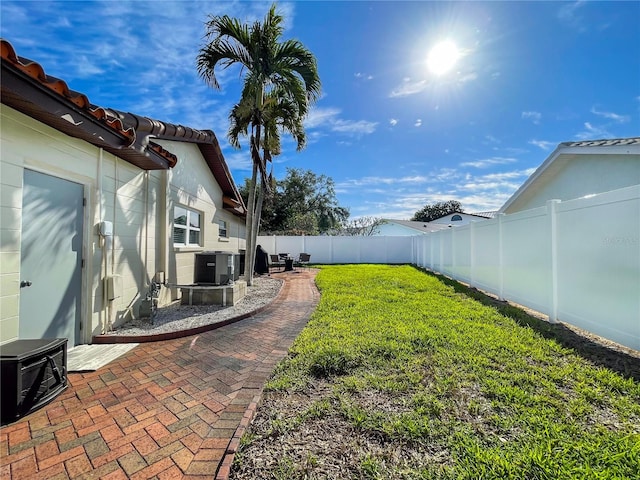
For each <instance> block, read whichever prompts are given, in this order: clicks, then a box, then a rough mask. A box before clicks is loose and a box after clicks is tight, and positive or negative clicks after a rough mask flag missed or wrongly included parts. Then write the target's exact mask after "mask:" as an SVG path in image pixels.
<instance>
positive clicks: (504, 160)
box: [460, 157, 517, 168]
mask: <svg viewBox="0 0 640 480" xmlns="http://www.w3.org/2000/svg"><path fill="white" fill-rule="evenodd" d="M515 162H517V159H515V158H511V157H493V158H485V159H482V160H475V161H473V162H464V163H461V164H460V166H461V167H474V168H488V167H491V166H494V165H506V164H508V163H515Z"/></svg>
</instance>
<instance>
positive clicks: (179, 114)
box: [0, 0, 640, 219]
mask: <svg viewBox="0 0 640 480" xmlns="http://www.w3.org/2000/svg"><path fill="white" fill-rule="evenodd" d="M269 5H270V3H264V2H257V1H255V2H240V1H236V2H217V1H211V2H209V1H206V2H205V1H196V2H183V1H158V2H146V1H134V2H126V1H117V2H114V1H104V2H99V1H96V2H93V1H91V2H90V1H80V2H69V1H65V2H44V1H33V2H32V1H9V0H2V2H0V14H1V16H0V26H1V35H2V37H3V38H5V39H6V40H8V41H10V42H11V43H12V44H13V46H14V47H15V49H16V51H17V53H18V55H21V56H24V57H27V58H31V59H33V60H35V61H37V62H38V63H40V64H41V65H42V66H43V67H44V69H45V71H46V72H47V73H48V74H50V75H54V76H57V77H60V78H62V79H64V80H65V81H67V83H68V84H69V86H70V88H72V89H74V90H78V91H80V92H83V93H85V94H86V95H87V96H88V97H89V99H90V101H91V102H92V103H95V104H98V105H101V106H104V107H109V108H115V109H119V110H125V111H130V112H133V113H136V114H139V115H145V116H149V117H152V118H157V119H159V120H163V121H166V122H171V123H179V124H183V125H187V126H190V127H193V128H202V129H205V128H208V129H212V130H213V131H215V132H216V135H217V136H218V139H219V140H220V143H221V146H222V148H223V152H224V154H225V158H226V159H227V163H228V164H229V166H230V168H231V170H232V173H233V176H234V179H235V181H236V183H237V184H242V183H243V182H244V178H245V177H247V176H249V175H250V158H249V154H248V149H247V147H246V145H245V146H243V148H242V150H239V151H238V150H234V149H233V148H231V147H230V146H229V145H228V143H227V141H226V131H227V128H228V122H227V116H228V113H229V110H230V108H231V107H232V105H233V104H234V102H235V101H237V99H238V98H239V92H240V77H239V71H238V70H237V69H229V70H226V71H221V72H220V76H219V80H220V84H221V87H222V89H221V90H220V91H216V90H213V89H212V88H210V87H208V86H207V85H206V84H205V83H204V81H203V80H202V79H200V78H199V77H198V75H197V72H196V67H195V57H196V55H197V53H198V50H199V48H200V47H201V46H202V45H203V44H204V33H205V29H204V23H205V21H206V19H207V15H208V14H214V15H222V14H228V15H231V16H235V17H238V18H241V19H244V20H247V21H254V20H257V19H262V18H263V17H264V14H265V13H266V12H267V10H268V8H269ZM278 10H279V11H280V12H281V13H282V14H283V15H284V16H285V18H286V31H285V34H284V38H297V39H298V40H300V41H302V42H303V43H304V44H305V45H306V46H307V47H308V48H309V49H310V50H311V51H312V52H313V53H314V54H315V55H316V57H317V59H318V67H319V73H320V77H321V80H322V84H323V94H322V97H321V99H320V100H319V101H318V102H317V104H316V106H315V108H314V109H313V110H312V112H311V114H310V116H309V118H308V119H307V121H306V123H305V125H306V128H307V135H308V145H307V148H306V149H305V150H304V151H302V152H296V151H295V145H294V144H293V143H292V142H291V141H290V139H287V140H286V141H285V142H284V149H283V153H282V155H280V156H279V157H278V158H276V161H275V170H274V173H275V176H276V177H277V178H282V177H283V176H284V175H285V172H286V168H287V167H296V168H304V169H310V170H312V171H314V172H315V173H317V174H324V175H327V176H329V177H331V178H332V179H333V180H334V182H335V184H336V190H337V195H338V200H339V202H340V204H341V205H342V206H345V207H348V208H349V210H350V212H351V215H352V217H362V216H372V217H383V218H396V219H409V218H410V217H411V216H412V215H413V213H415V212H416V211H417V210H419V209H420V208H421V207H423V206H424V205H425V204H427V203H433V202H436V201H444V200H458V201H460V202H461V203H462V205H463V207H464V209H465V211H467V212H479V211H488V210H496V209H498V208H499V207H500V206H501V205H502V204H503V203H504V202H505V201H506V200H507V198H509V196H510V195H511V194H512V193H513V192H514V191H515V190H516V189H517V188H518V187H519V186H520V185H521V184H522V183H523V182H524V181H525V180H526V178H527V177H528V176H529V175H530V174H531V173H532V172H533V170H534V169H535V168H537V167H538V166H539V165H540V164H541V163H542V162H543V161H544V160H545V158H547V156H548V155H549V154H550V153H551V152H552V151H553V149H554V148H555V147H556V145H557V144H558V143H560V142H564V141H575V140H581V139H600V138H617V137H630V136H638V135H640V28H638V22H639V21H640V2H637V1H635V2H611V1H606V2H582V1H579V2H470V3H461V2H451V3H449V2H418V1H414V2H383V1H359V2H341V1H324V2H302V1H300V2H290V3H284V2H282V3H278ZM444 40H449V41H450V42H453V43H454V44H455V45H456V46H457V50H458V52H457V55H456V56H457V57H458V58H457V62H456V63H455V65H453V67H452V69H451V70H450V71H448V72H446V73H443V74H439V75H438V74H435V73H433V72H432V71H431V70H430V69H429V67H428V65H427V60H428V58H429V52H430V50H431V49H432V48H433V47H434V46H435V45H436V44H438V43H439V42H442V41H444Z"/></svg>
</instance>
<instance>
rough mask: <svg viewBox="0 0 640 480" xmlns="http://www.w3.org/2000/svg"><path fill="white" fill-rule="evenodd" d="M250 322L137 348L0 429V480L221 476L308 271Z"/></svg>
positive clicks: (304, 313)
mask: <svg viewBox="0 0 640 480" xmlns="http://www.w3.org/2000/svg"><path fill="white" fill-rule="evenodd" d="M274 276H277V277H280V278H284V279H285V284H284V287H283V290H282V291H281V293H280V295H279V296H278V298H277V299H276V300H275V301H274V302H273V303H272V304H271V305H270V306H269V307H267V308H266V309H264V310H263V311H261V312H260V313H258V314H256V315H255V316H252V317H250V318H247V319H244V320H241V321H239V322H237V323H233V324H231V325H227V326H224V327H221V328H218V329H216V330H211V331H208V332H205V333H201V334H198V335H193V336H190V337H184V338H178V339H174V340H165V341H160V342H153V343H143V344H140V345H139V346H138V347H136V348H134V349H133V350H131V351H130V352H128V353H127V354H125V355H123V356H122V357H120V358H118V359H117V360H115V361H113V362H111V363H109V364H108V365H107V366H105V367H103V368H101V369H99V370H97V371H95V372H91V373H88V374H74V373H71V374H69V377H68V378H69V388H68V389H67V391H65V392H64V393H62V394H61V395H60V396H59V397H57V398H56V399H55V400H54V401H52V402H51V403H50V404H49V405H47V406H45V407H44V408H42V409H40V410H38V411H37V412H34V413H32V414H31V415H28V416H26V417H24V418H23V419H21V420H20V421H18V422H16V423H13V424H10V425H7V426H5V427H3V428H2V429H0V478H1V479H2V480H5V479H14V480H21V479H32V478H33V479H46V480H53V479H66V478H74V479H75V478H78V479H80V478H82V479H85V478H86V479H105V480H115V479H127V478H131V479H150V478H153V479H159V480H164V479H174V478H175V479H178V478H183V479H204V478H207V479H213V478H218V479H225V478H227V477H228V474H229V467H230V465H231V461H232V459H233V453H234V452H235V450H236V448H237V446H238V441H239V438H240V436H241V434H242V432H243V431H244V429H245V428H246V427H247V426H248V424H249V423H250V421H251V419H252V417H253V413H254V412H255V410H256V408H257V404H258V402H259V399H260V395H261V393H262V387H263V384H264V382H265V381H266V379H267V378H268V377H269V375H270V374H271V372H272V371H273V368H274V366H275V365H276V363H277V362H278V361H280V360H281V359H282V358H283V357H284V356H285V355H286V352H287V350H288V348H289V347H290V345H291V343H292V342H293V340H294V339H295V338H296V336H297V335H298V334H299V332H300V331H301V330H302V328H303V327H304V326H305V324H306V323H307V321H308V319H309V317H310V315H311V313H312V312H313V309H314V308H315V306H316V304H317V302H318V299H319V294H318V291H317V289H316V287H315V283H314V278H315V272H314V270H306V271H296V272H293V273H287V274H284V273H282V274H276V275H274Z"/></svg>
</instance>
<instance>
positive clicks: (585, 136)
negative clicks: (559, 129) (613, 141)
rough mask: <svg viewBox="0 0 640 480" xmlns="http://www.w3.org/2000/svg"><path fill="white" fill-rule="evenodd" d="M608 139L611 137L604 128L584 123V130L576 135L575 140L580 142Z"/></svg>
mask: <svg viewBox="0 0 640 480" xmlns="http://www.w3.org/2000/svg"><path fill="white" fill-rule="evenodd" d="M608 137H613V135H611V133H609V132H608V131H607V129H606V128H604V127H599V126H597V125H592V124H591V123H590V122H584V130H583V131H582V132H578V133H576V138H578V139H580V140H600V139H603V138H608Z"/></svg>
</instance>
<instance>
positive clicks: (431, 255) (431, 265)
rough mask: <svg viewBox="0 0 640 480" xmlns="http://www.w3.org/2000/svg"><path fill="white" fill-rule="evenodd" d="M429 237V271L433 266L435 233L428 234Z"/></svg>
mask: <svg viewBox="0 0 640 480" xmlns="http://www.w3.org/2000/svg"><path fill="white" fill-rule="evenodd" d="M429 235H431V237H429V268H430V269H431V270H434V265H433V239H434V237H435V235H436V234H435V233H430V234H429Z"/></svg>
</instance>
